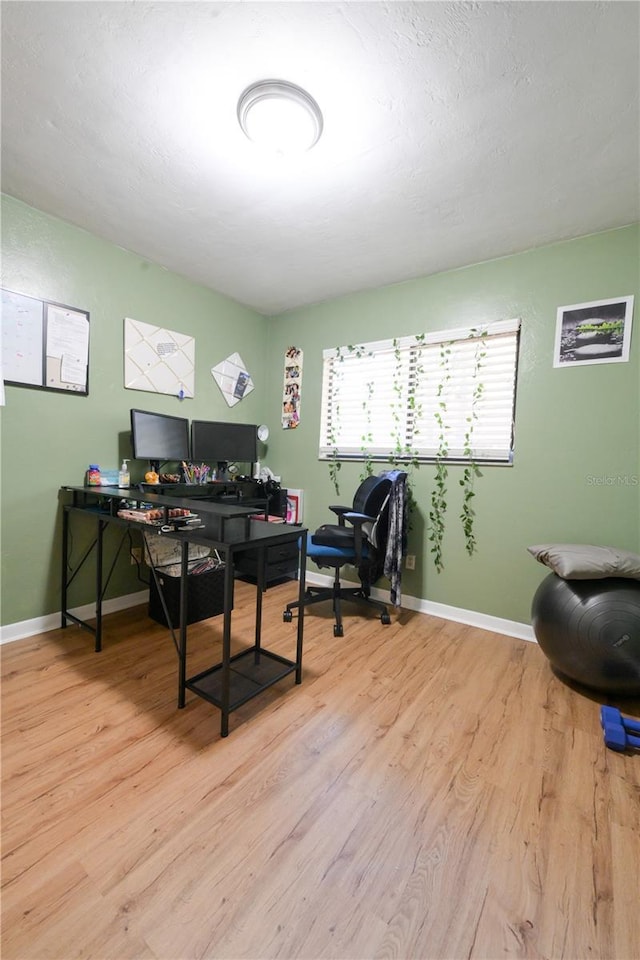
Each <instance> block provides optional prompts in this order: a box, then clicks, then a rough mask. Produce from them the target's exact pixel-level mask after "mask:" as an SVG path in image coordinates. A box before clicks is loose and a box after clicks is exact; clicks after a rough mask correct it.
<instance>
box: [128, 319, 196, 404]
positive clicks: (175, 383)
mask: <svg viewBox="0 0 640 960" xmlns="http://www.w3.org/2000/svg"><path fill="white" fill-rule="evenodd" d="M195 357H196V341H195V339H194V337H190V336H187V335H186V334H184V333H177V332H175V331H173V330H165V329H164V328H163V327H154V326H153V325H152V324H150V323H142V322H141V321H140V320H131V319H130V318H129V317H125V321H124V385H125V387H126V388H127V390H146V391H148V392H149V393H168V394H170V395H172V396H174V397H180V399H181V400H182V399H183V398H184V397H193V395H194V392H195V384H196V376H195Z"/></svg>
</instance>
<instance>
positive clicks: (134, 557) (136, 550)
mask: <svg viewBox="0 0 640 960" xmlns="http://www.w3.org/2000/svg"><path fill="white" fill-rule="evenodd" d="M140 563H142V547H131V565H132V566H137V565H138V564H140Z"/></svg>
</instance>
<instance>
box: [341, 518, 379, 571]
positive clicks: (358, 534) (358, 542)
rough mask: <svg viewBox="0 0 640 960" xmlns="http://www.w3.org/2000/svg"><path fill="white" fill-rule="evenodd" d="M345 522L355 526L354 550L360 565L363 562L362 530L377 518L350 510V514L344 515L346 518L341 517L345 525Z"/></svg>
mask: <svg viewBox="0 0 640 960" xmlns="http://www.w3.org/2000/svg"><path fill="white" fill-rule="evenodd" d="M345 520H348V521H349V523H351V524H353V527H354V530H353V537H354V544H353V545H354V549H355V554H356V561H357V563H360V561H361V560H362V540H363V534H362V528H363V526H364V524H365V523H366V522H367V521H369V522H372V521H374V520H375V517H370V516H368V515H367V514H366V513H354V511H353V510H350V511H349V512H348V513H345V514H344V518H343V517H341V518H340V521H341V522H342V523H344V521H345Z"/></svg>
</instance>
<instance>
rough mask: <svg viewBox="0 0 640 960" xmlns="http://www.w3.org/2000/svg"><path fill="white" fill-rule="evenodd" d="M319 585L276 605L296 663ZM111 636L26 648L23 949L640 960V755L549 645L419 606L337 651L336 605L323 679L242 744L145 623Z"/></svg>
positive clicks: (18, 822) (11, 858) (14, 887)
mask: <svg viewBox="0 0 640 960" xmlns="http://www.w3.org/2000/svg"><path fill="white" fill-rule="evenodd" d="M252 591H253V588H251V587H249V586H247V585H240V586H239V589H238V594H237V598H236V614H237V616H236V625H244V626H245V628H246V632H247V641H249V642H250V641H251V639H252V638H251V630H250V621H249V618H248V616H247V615H245V614H244V613H243V612H242V606H243V597H245V598H246V597H247V596H249V595H251V594H252ZM294 593H295V588H294V587H293V586H292V585H290V584H289V585H284V586H280V587H277V588H274V589H271V590H269V591H268V593H267V594H266V596H265V632H266V636H265V642H266V645H268V646H270V647H271V648H272V649H278V650H280V651H281V652H282V653H284V654H285V655H289V654H290V653H291V652H292V651H293V644H294V638H295V622H294V624H283V623H282V617H281V612H282V608H283V606H284V603H285V602H286V600H287V599H292V598H293V595H294ZM220 629H221V624H220V621H219V619H215V620H212V621H208V622H207V623H206V624H200V625H197V627H193V628H192V630H191V649H192V651H193V653H192V656H191V659H190V669H189V672H190V673H193V672H196V671H197V670H199V669H204V668H205V667H206V666H207V665H209V664H211V663H213V662H215V661H216V660H217V659H218V653H219V637H220ZM92 645H93V641H92V637H91V636H90V635H89V634H88V633H86V632H84V631H82V630H80V629H78V628H76V627H69V628H68V629H67V630H64V631H63V630H59V631H53V632H50V633H47V634H43V635H41V636H38V637H34V638H30V639H27V640H22V641H18V642H16V643H12V644H7V645H5V646H4V647H3V648H2V665H3V697H2V716H3V729H2V735H3V754H2V759H3V778H4V788H3V797H2V799H3V829H2V841H3V844H2V845H3V874H2V883H3V896H2V912H3V941H2V957H3V960H12V958H20V960H26V958H61V960H72V958H80V957H82V958H114V960H126V958H135V960H147V958H148V960H169V958H181V960H187V958H200V957H210V958H214V957H215V958H241V957H251V958H261V960H262V958H271V957H283V958H291V960H292V958H321V957H322V958H325V957H326V958H381V957H396V958H445V957H446V958H462V957H465V958H466V957H470V958H492V960H493V958H495V960H498V958H499V960H504V958H511V957H527V958H529V957H544V958H561V957H562V958H575V960H585V958H591V960H594V958H611V960H613V958H615V960H637V958H639V957H640V909H639V907H640V894H639V891H640V756H625V755H619V754H614V753H611V752H609V751H607V750H605V748H604V745H603V742H602V736H601V732H600V726H599V710H598V701H597V699H591V698H589V697H586V696H584V694H581V693H579V692H577V691H574V690H571V689H570V688H569V687H567V686H565V685H564V684H563V683H561V682H560V680H558V679H557V678H556V677H555V676H554V675H553V673H552V672H551V671H550V669H549V667H548V665H547V661H546V660H545V659H544V657H543V655H542V654H541V652H540V651H539V649H538V648H537V646H536V645H535V644H530V643H525V642H523V641H518V640H513V639H510V638H508V637H504V636H499V635H497V634H491V633H485V632H483V631H479V630H475V629H472V628H469V627H464V626H461V625H458V624H454V623H450V622H446V621H444V620H439V619H435V618H431V617H427V616H424V615H420V614H414V613H409V612H406V611H405V612H403V613H402V614H401V615H400V617H399V618H398V617H395V618H394V621H393V623H392V624H391V626H389V627H382V626H381V625H380V623H379V622H378V621H377V620H368V619H361V618H356V617H353V616H349V617H348V618H347V620H346V624H345V636H344V638H342V639H335V638H334V637H333V632H332V626H331V621H330V619H329V618H328V614H325V613H324V612H323V611H321V610H320V611H319V610H318V608H315V611H314V612H313V613H311V614H310V615H309V616H308V617H307V620H306V634H305V658H304V679H303V683H302V685H301V686H295V685H294V684H293V678H291V677H289V678H287V679H285V680H284V681H282V682H281V683H280V684H279V685H278V686H277V687H275V688H273V689H272V690H270V691H268V692H266V693H265V694H263V695H262V696H261V697H260V698H259V699H257V700H254V701H253V702H251V703H250V704H247V705H246V706H245V707H244V708H242V709H241V710H240V711H238V712H237V713H235V714H233V715H232V717H231V733H230V736H229V737H228V738H227V739H226V740H221V739H220V736H219V714H218V711H217V710H216V709H215V708H214V707H212V706H210V705H209V704H207V703H205V702H204V701H203V700H200V699H198V698H196V697H194V696H193V695H188V700H187V706H186V708H185V709H184V710H180V711H179V710H177V709H176V695H177V689H176V687H177V678H176V666H177V664H176V656H175V651H174V648H173V646H172V644H171V642H170V639H169V635H168V633H167V632H166V631H165V630H164V629H163V628H161V627H159V626H157V625H155V624H154V623H153V622H152V621H150V620H149V619H148V618H147V616H146V612H145V610H144V608H137V609H135V610H133V611H131V610H129V611H125V612H122V613H118V614H113V615H110V616H109V617H108V618H107V625H106V635H105V649H104V651H103V653H102V654H94V653H93V652H92ZM617 705H618V706H620V707H626V710H627V711H628V712H629V713H634V712H635V714H636V715H637V714H638V713H640V703H639V702H638V701H633V702H629V701H627V703H626V704H625V703H624V702H623V701H621V702H617Z"/></svg>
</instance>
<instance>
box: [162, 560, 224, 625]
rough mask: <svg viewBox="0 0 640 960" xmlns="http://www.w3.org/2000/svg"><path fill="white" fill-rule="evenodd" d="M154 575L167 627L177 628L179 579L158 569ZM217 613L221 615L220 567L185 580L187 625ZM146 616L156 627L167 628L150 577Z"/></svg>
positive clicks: (222, 602) (178, 618)
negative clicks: (168, 621)
mask: <svg viewBox="0 0 640 960" xmlns="http://www.w3.org/2000/svg"><path fill="white" fill-rule="evenodd" d="M156 573H157V577H158V580H159V582H160V586H161V588H162V592H163V595H164V600H165V603H166V605H167V610H168V611H169V617H170V618H171V626H172V627H179V626H180V577H176V576H170V575H168V574H167V573H165V572H163V571H162V569H158V570H157V571H156ZM220 613H224V566H221V567H218V568H217V569H216V570H207V571H205V572H204V573H190V574H189V575H188V577H187V623H197V622H198V620H208V618H209V617H216V616H218V614H220ZM149 616H150V617H151V619H152V620H155V621H156V622H157V623H162V624H164V626H169V624H168V623H167V618H166V617H165V613H164V610H163V609H162V601H161V599H160V594H159V592H158V588H157V586H156V583H155V579H154V578H153V577H152V578H151V584H150V592H149Z"/></svg>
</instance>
